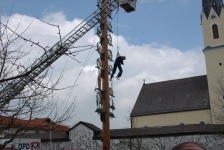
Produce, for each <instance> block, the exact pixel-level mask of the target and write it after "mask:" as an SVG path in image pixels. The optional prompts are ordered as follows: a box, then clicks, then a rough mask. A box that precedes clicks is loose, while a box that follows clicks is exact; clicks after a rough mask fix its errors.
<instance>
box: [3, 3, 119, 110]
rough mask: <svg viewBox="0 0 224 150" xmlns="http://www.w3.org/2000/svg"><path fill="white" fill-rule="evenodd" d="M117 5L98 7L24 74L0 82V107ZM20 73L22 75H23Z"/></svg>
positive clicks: (117, 4) (109, 4) (108, 4)
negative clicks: (6, 81) (8, 80)
mask: <svg viewBox="0 0 224 150" xmlns="http://www.w3.org/2000/svg"><path fill="white" fill-rule="evenodd" d="M118 6H119V3H118V0H110V1H108V3H107V6H106V7H99V8H98V9H97V10H96V11H94V12H93V13H92V14H91V15H90V16H89V17H87V18H86V19H85V20H84V21H83V22H81V23H80V24H79V25H78V26H77V27H75V28H74V29H73V30H72V31H71V32H70V33H68V34H67V35H66V36H65V37H64V38H63V39H62V40H61V41H59V42H57V43H56V44H55V45H53V46H52V47H51V48H50V49H49V50H47V52H45V53H44V54H43V55H42V56H41V57H40V58H39V59H37V60H36V61H35V62H34V63H33V64H32V65H31V66H30V67H28V68H27V69H26V70H25V71H24V73H23V74H24V76H22V77H20V78H17V79H14V80H12V81H10V82H9V83H7V84H6V86H4V85H3V83H4V82H3V83H1V84H2V85H1V86H2V87H1V89H2V90H1V91H0V99H1V101H0V108H2V107H4V106H5V105H7V104H8V103H9V101H10V100H11V99H13V98H15V97H16V96H17V95H18V94H19V93H20V92H21V91H22V90H23V89H24V87H25V86H26V85H27V84H28V83H30V82H32V81H33V80H34V78H35V77H37V76H38V75H40V74H41V73H42V72H43V71H44V70H45V69H46V68H48V67H49V66H50V65H51V64H52V63H53V62H54V61H56V60H57V59H58V58H59V57H60V56H62V55H63V54H65V52H66V51H67V50H68V49H69V48H71V46H72V45H73V44H74V43H75V42H76V41H78V40H79V39H80V38H81V37H82V36H83V35H84V34H86V33H87V32H88V31H89V30H90V29H92V28H93V27H94V26H95V25H96V24H98V23H99V22H100V21H101V20H102V19H103V18H104V17H106V16H108V15H110V13H111V12H112V11H113V10H115V9H116V8H117V7H118ZM23 74H22V75H23Z"/></svg>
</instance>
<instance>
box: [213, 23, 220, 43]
mask: <svg viewBox="0 0 224 150" xmlns="http://www.w3.org/2000/svg"><path fill="white" fill-rule="evenodd" d="M212 32H213V38H214V39H218V38H219V30H218V26H217V25H216V24H213V25H212Z"/></svg>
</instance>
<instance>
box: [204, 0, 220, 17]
mask: <svg viewBox="0 0 224 150" xmlns="http://www.w3.org/2000/svg"><path fill="white" fill-rule="evenodd" d="M211 8H213V9H214V11H215V12H216V13H217V15H218V16H220V13H221V10H222V8H223V1H222V0H202V9H203V12H204V13H205V16H206V17H207V18H208V16H209V13H210V11H211Z"/></svg>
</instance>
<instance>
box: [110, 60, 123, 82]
mask: <svg viewBox="0 0 224 150" xmlns="http://www.w3.org/2000/svg"><path fill="white" fill-rule="evenodd" d="M124 60H126V57H125V56H118V57H117V58H116V60H115V62H114V67H113V71H112V74H111V76H110V80H111V79H112V78H113V77H114V74H115V72H116V70H117V67H118V69H119V73H118V74H117V77H116V78H117V79H118V80H119V79H120V77H121V75H122V72H123V70H122V67H121V65H124V62H123V61H124Z"/></svg>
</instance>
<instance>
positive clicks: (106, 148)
mask: <svg viewBox="0 0 224 150" xmlns="http://www.w3.org/2000/svg"><path fill="white" fill-rule="evenodd" d="M102 3H103V8H105V7H106V6H107V0H103V1H102ZM107 21H108V17H105V18H104V19H103V21H102V37H103V38H102V49H103V61H102V66H103V91H104V94H103V119H102V121H103V150H110V118H109V117H110V108H109V106H110V102H109V77H108V75H109V74H108V25H107Z"/></svg>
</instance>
